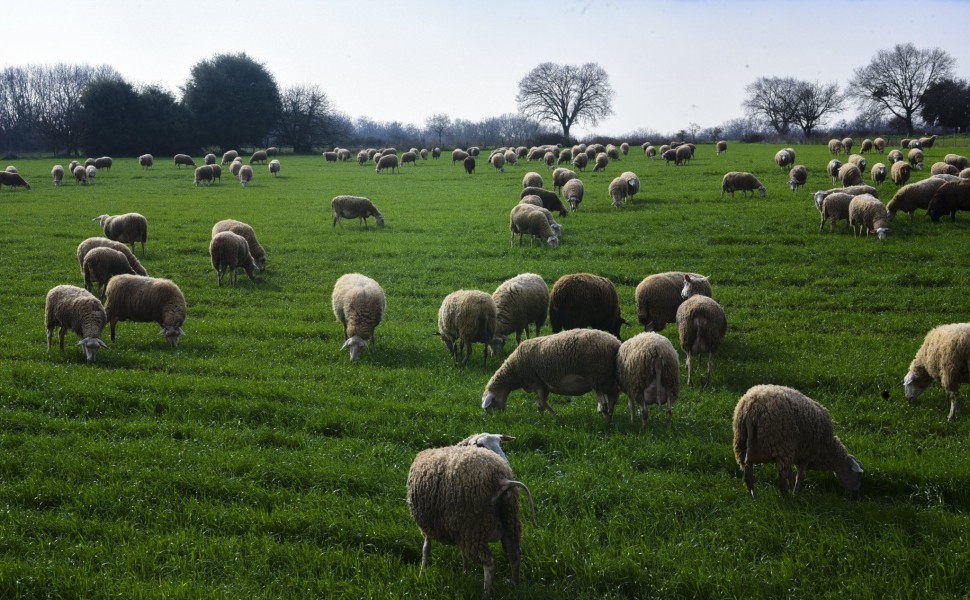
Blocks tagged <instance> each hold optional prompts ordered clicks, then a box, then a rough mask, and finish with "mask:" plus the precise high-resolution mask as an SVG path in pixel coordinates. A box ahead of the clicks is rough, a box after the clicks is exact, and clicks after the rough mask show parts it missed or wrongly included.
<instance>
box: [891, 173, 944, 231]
mask: <svg viewBox="0 0 970 600" xmlns="http://www.w3.org/2000/svg"><path fill="white" fill-rule="evenodd" d="M897 164H898V163H897ZM893 166H895V165H893ZM946 182H947V179H945V178H944V177H943V176H940V175H935V176H933V177H927V178H926V179H924V180H922V181H917V182H916V183H910V184H908V185H904V186H903V187H901V188H899V189H898V190H896V194H895V195H893V197H892V199H890V200H889V204H887V205H886V210H887V211H888V212H889V220H890V221H891V220H893V219H895V218H896V213H897V212H900V211H902V212H906V213H909V219H910V220H913V217H914V215H915V214H916V210H917V209H923V210H926V209H928V208H929V206H930V200H932V199H933V195H934V194H936V190H938V189H939V188H940V186H942V185H943V184H944V183H946Z"/></svg>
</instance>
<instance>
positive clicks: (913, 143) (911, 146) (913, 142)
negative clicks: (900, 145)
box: [906, 140, 923, 150]
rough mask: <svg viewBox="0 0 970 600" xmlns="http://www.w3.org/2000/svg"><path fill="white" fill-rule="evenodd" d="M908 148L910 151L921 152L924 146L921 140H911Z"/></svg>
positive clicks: (907, 145)
mask: <svg viewBox="0 0 970 600" xmlns="http://www.w3.org/2000/svg"><path fill="white" fill-rule="evenodd" d="M906 147H907V148H909V149H910V150H919V149H921V148H922V147H923V144H922V142H920V141H919V140H909V143H908V144H906Z"/></svg>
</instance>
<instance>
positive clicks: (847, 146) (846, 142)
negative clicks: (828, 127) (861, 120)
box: [842, 137, 855, 155]
mask: <svg viewBox="0 0 970 600" xmlns="http://www.w3.org/2000/svg"><path fill="white" fill-rule="evenodd" d="M853 144H855V141H854V140H853V139H852V138H850V137H847V138H845V139H843V140H842V149H843V150H845V153H846V155H848V154H849V152H852V145H853Z"/></svg>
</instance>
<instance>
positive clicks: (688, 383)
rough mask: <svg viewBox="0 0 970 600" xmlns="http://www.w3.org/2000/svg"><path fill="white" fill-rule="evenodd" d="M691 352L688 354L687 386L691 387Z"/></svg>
mask: <svg viewBox="0 0 970 600" xmlns="http://www.w3.org/2000/svg"><path fill="white" fill-rule="evenodd" d="M690 369H691V365H690V352H688V353H687V385H690Z"/></svg>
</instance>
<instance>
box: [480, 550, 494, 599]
mask: <svg viewBox="0 0 970 600" xmlns="http://www.w3.org/2000/svg"><path fill="white" fill-rule="evenodd" d="M482 569H483V570H484V571H485V597H486V598H488V597H489V596H491V595H492V582H493V581H495V558H494V557H493V556H492V554H491V553H489V555H488V561H486V562H484V563H482Z"/></svg>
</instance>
